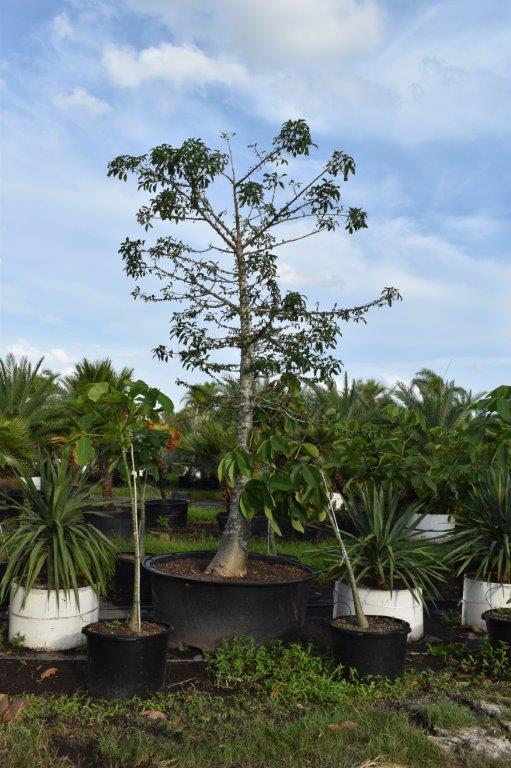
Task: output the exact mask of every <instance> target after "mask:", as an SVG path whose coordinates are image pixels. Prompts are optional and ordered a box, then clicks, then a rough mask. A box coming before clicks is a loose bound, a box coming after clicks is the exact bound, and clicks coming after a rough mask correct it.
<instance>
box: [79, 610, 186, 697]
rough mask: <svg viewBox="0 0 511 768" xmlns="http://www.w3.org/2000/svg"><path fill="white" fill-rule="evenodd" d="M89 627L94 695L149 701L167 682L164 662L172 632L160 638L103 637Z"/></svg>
mask: <svg viewBox="0 0 511 768" xmlns="http://www.w3.org/2000/svg"><path fill="white" fill-rule="evenodd" d="M93 626H94V625H90V624H89V625H88V626H87V627H84V628H83V629H82V633H83V634H84V635H85V637H86V638H87V651H88V657H87V676H88V688H89V693H90V694H91V696H95V697H97V698H100V699H131V698H132V697H133V696H137V697H139V698H142V699H146V698H148V697H149V696H152V695H153V694H154V693H157V692H158V691H159V690H160V689H161V688H163V685H164V683H165V661H166V655H167V644H168V638H169V635H170V633H171V632H172V629H171V628H169V627H162V631H161V633H160V634H157V635H141V636H138V635H107V634H100V633H98V632H96V631H94V629H92V627H93Z"/></svg>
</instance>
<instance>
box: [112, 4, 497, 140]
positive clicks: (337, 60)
mask: <svg viewBox="0 0 511 768" xmlns="http://www.w3.org/2000/svg"><path fill="white" fill-rule="evenodd" d="M124 2H125V4H126V5H127V6H128V7H129V8H131V9H132V10H135V11H138V12H139V13H142V14H152V15H155V16H157V17H159V18H161V19H162V20H163V21H164V22H165V23H166V24H167V25H168V27H169V29H170V30H171V32H172V35H173V38H174V45H170V44H166V43H163V44H161V45H160V46H159V47H158V48H146V49H144V50H143V51H140V53H135V52H133V51H132V52H131V54H129V55H126V56H124V57H121V58H120V57H119V56H117V57H116V58H118V59H119V61H118V62H117V65H116V67H115V78H114V79H115V80H116V82H118V83H122V84H136V83H138V82H140V81H141V79H142V78H143V77H149V76H152V77H161V78H164V79H165V80H167V81H170V82H176V81H178V80H179V69H180V66H177V65H176V70H177V73H178V74H177V75H176V76H173V75H172V74H171V73H170V70H171V69H172V66H173V65H174V62H173V59H174V58H176V59H178V60H181V58H182V59H183V60H184V59H185V53H184V52H185V51H190V50H192V51H194V52H195V58H198V57H199V56H200V55H201V53H202V51H204V52H203V53H202V57H204V58H205V59H207V60H208V61H209V62H210V64H209V66H210V67H211V76H210V77H209V78H207V77H204V76H202V77H201V76H200V75H198V76H196V77H195V78H194V77H193V76H188V77H187V78H185V77H183V78H181V79H182V80H183V79H185V80H186V79H188V80H192V81H193V80H200V81H201V82H211V81H216V82H221V83H223V84H225V85H229V86H234V87H236V86H238V91H239V92H237V93H236V97H237V98H238V103H241V104H243V106H244V108H245V109H246V110H247V111H248V112H251V113H255V114H257V115H260V116H262V117H264V118H266V119H269V120H275V121H279V122H280V121H282V120H283V119H286V118H288V117H296V116H305V117H306V118H307V119H308V120H309V121H310V122H311V123H312V124H313V125H314V126H315V127H316V128H317V127H319V128H321V129H323V130H325V131H328V132H330V131H332V130H334V129H335V130H336V131H337V132H339V131H342V132H349V131H351V132H354V133H357V134H359V135H362V136H383V137H385V138H389V137H390V138H392V139H394V140H398V141H399V142H400V143H405V144H407V143H412V144H413V143H417V142H423V141H432V140H435V139H452V138H458V137H462V138H463V139H464V140H467V139H473V138H474V137H477V136H479V135H488V134H495V133H497V134H502V133H503V132H506V133H508V132H509V127H510V126H511V102H510V100H509V98H508V96H507V94H508V93H509V90H510V88H511V78H510V69H509V58H508V51H509V49H510V47H511V26H510V25H509V24H506V23H505V16H506V10H505V9H503V11H502V13H501V14H500V16H501V19H500V23H498V22H497V20H496V18H497V17H496V15H495V13H492V12H491V10H490V8H489V9H488V12H487V11H486V9H485V8H484V7H483V6H480V5H479V6H473V7H470V8H469V9H467V8H466V7H465V6H466V2H465V0H452V2H449V3H445V4H439V3H435V4H427V3H426V4H425V5H424V4H420V3H418V4H417V6H416V10H415V9H414V10H415V12H413V13H411V12H410V13H407V12H405V10H403V9H402V10H393V7H392V4H384V2H383V0H279V2H275V0H244V2H239V0H217V2H215V3H214V4H213V3H208V2H206V0H187V1H186V2H168V0H124ZM489 5H490V6H493V8H494V9H496V8H497V7H498V4H495V3H489ZM193 44H199V45H200V50H199V49H198V48H194V47H193ZM167 45H169V48H168V52H165V46H167ZM206 52H207V53H206ZM226 55H228V56H229V57H230V58H229V62H230V64H229V66H230V67H235V66H238V67H240V68H242V70H243V68H244V70H245V71H246V72H247V73H248V75H249V76H248V75H247V76H243V77H234V78H229V77H225V76H218V75H215V71H216V68H217V65H218V61H219V60H220V58H219V57H222V56H226ZM145 59H147V61H145ZM167 59H168V60H169V61H170V63H171V65H172V66H168V64H167V63H166V60H167ZM234 62H237V64H234ZM180 63H181V62H180ZM124 65H126V67H127V72H126V73H124V71H123V69H124ZM186 67H190V68H191V69H195V67H194V66H191V65H190V64H187V65H186ZM200 69H203V67H202V66H201V67H200ZM143 73H145V74H143ZM126 81H127V82H126Z"/></svg>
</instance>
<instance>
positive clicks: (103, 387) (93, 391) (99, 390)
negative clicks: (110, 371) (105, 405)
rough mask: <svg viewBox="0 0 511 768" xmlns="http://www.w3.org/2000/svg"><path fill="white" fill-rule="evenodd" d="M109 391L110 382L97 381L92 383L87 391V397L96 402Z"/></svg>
mask: <svg viewBox="0 0 511 768" xmlns="http://www.w3.org/2000/svg"><path fill="white" fill-rule="evenodd" d="M109 391H110V384H109V383H108V382H106V381H98V382H97V384H93V385H92V387H91V388H90V389H89V390H88V392H87V397H88V398H89V400H92V402H93V403H97V402H98V400H99V399H100V398H101V397H103V395H106V393H107V392H109Z"/></svg>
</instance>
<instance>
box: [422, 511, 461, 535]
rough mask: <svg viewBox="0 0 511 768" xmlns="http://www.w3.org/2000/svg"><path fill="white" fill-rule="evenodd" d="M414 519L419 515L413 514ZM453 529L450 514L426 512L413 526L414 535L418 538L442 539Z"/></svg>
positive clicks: (452, 519)
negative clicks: (415, 525) (414, 526)
mask: <svg viewBox="0 0 511 768" xmlns="http://www.w3.org/2000/svg"><path fill="white" fill-rule="evenodd" d="M414 518H415V520H420V518H421V515H417V514H416V515H414ZM453 531H454V518H453V516H452V515H445V514H428V515H424V516H423V517H422V520H420V522H419V523H418V524H417V527H416V528H415V531H414V533H415V535H416V537H417V538H418V539H433V540H434V539H442V538H443V537H445V536H447V535H448V534H449V533H452V532H453Z"/></svg>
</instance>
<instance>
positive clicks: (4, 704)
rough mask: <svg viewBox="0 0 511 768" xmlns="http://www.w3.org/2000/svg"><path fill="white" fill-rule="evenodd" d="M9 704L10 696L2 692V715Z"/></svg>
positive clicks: (0, 709)
mask: <svg viewBox="0 0 511 768" xmlns="http://www.w3.org/2000/svg"><path fill="white" fill-rule="evenodd" d="M8 706H9V697H8V695H7V694H6V693H0V717H2V715H3V713H4V712H5V710H6V709H7V707H8Z"/></svg>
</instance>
